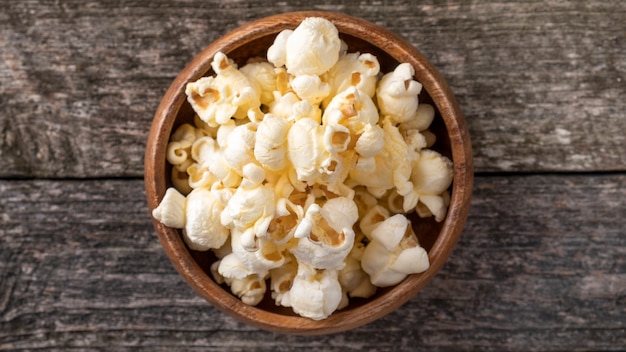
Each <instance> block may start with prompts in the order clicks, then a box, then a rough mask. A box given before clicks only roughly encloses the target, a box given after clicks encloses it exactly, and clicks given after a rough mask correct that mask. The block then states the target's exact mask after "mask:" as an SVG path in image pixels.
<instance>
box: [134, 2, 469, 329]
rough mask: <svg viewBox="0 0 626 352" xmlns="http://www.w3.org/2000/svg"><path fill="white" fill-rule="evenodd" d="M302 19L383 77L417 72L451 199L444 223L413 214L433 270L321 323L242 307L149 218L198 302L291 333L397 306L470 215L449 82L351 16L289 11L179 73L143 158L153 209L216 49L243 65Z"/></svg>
mask: <svg viewBox="0 0 626 352" xmlns="http://www.w3.org/2000/svg"><path fill="white" fill-rule="evenodd" d="M306 17H325V18H327V19H329V20H330V21H332V22H333V23H334V24H335V26H336V27H337V28H338V30H339V32H340V37H341V38H342V39H343V40H344V41H345V42H346V43H347V44H348V48H349V51H350V52H355V51H359V52H361V53H366V52H369V53H371V54H373V55H375V56H376V57H377V58H378V60H379V62H380V65H381V72H390V71H392V70H393V69H394V68H395V66H396V65H397V64H398V63H401V62H408V63H410V64H411V65H413V67H414V68H415V79H416V80H417V81H419V82H420V83H422V85H423V89H422V93H421V94H420V103H421V102H429V103H432V104H433V106H434V107H435V110H436V116H435V120H434V121H433V124H432V125H431V131H432V132H434V133H435V135H436V136H437V142H436V144H435V145H434V146H433V147H432V149H435V150H437V151H439V152H440V153H442V154H444V155H446V156H448V157H449V158H451V160H452V161H453V163H454V179H453V183H452V186H451V202H450V207H449V210H448V214H447V216H446V219H445V220H444V221H443V222H441V223H436V222H434V221H432V220H425V219H419V218H417V216H412V217H410V219H411V220H412V224H413V228H414V230H415V233H416V234H417V235H418V237H419V240H420V243H421V245H422V246H423V247H424V248H425V249H426V250H427V251H428V254H429V259H430V263H431V264H430V267H429V268H428V270H426V271H425V272H423V273H421V274H415V275H410V276H409V277H407V278H406V279H405V280H404V281H402V282H401V283H400V284H398V285H397V286H394V287H389V288H385V289H379V290H378V293H377V294H376V295H375V296H373V297H371V298H369V299H361V300H358V299H351V302H350V305H349V306H348V307H347V308H344V309H343V310H340V311H337V312H335V313H334V314H332V315H331V316H330V317H328V318H327V319H325V320H321V321H314V320H311V319H308V318H303V317H300V316H297V315H295V314H294V313H293V312H292V311H291V309H289V308H283V307H277V306H275V305H274V302H273V301H272V300H271V299H270V298H269V297H268V298H266V299H265V300H264V301H262V302H261V303H260V304H259V305H258V306H256V307H252V306H248V305H246V304H244V303H242V302H241V301H240V300H239V299H238V298H237V297H235V296H233V295H232V294H231V293H230V291H229V290H228V288H224V287H222V286H220V285H218V284H217V283H216V282H215V281H213V279H212V277H211V275H210V272H209V267H210V265H211V263H212V262H213V261H214V260H215V258H214V257H213V256H212V255H211V254H210V252H196V251H191V250H189V249H188V248H187V247H186V246H185V244H184V242H183V240H182V238H181V233H180V231H179V230H176V229H172V228H168V227H165V226H163V225H162V224H161V223H159V222H158V221H156V220H154V219H153V223H154V227H155V229H156V232H157V234H158V237H159V240H160V241H161V243H162V245H163V248H164V249H165V252H166V254H167V255H168V256H169V258H170V260H171V261H172V263H173V265H174V267H175V268H176V269H177V270H178V272H179V273H180V274H181V275H182V276H183V278H184V279H185V280H186V281H187V282H188V283H189V285H190V286H191V287H193V288H194V289H195V290H196V291H197V292H198V293H199V294H200V295H201V296H202V297H204V298H205V299H206V300H207V301H209V302H211V303H212V304H213V305H214V306H215V307H217V308H218V309H220V310H221V311H223V312H224V313H226V314H228V315H230V316H232V317H234V318H236V319H238V320H240V321H242V322H245V323H248V324H251V325H253V326H256V327H258V328H261V329H265V330H269V331H274V332H281V333H291V334H303V335H314V334H326V333H335V332H340V331H345V330H348V329H351V328H355V327H358V326H361V325H364V324H367V323H369V322H372V321H374V320H376V319H378V318H380V317H382V316H384V315H386V314H388V313H390V312H392V311H393V310H395V309H397V308H398V307H400V306H401V305H403V304H404V303H405V302H407V301H408V300H409V299H410V298H411V297H413V296H414V295H415V294H416V293H417V292H418V291H419V290H420V289H422V288H423V287H424V286H425V285H426V284H427V283H428V282H429V281H430V280H431V279H432V278H433V276H434V275H435V273H436V272H437V271H438V270H439V269H440V268H441V267H442V265H443V264H444V262H445V261H446V259H447V258H448V256H449V255H450V253H451V252H452V249H453V247H454V245H455V244H456V242H457V240H458V238H459V236H460V234H461V231H462V228H463V226H464V224H465V221H466V218H467V214H468V211H469V204H470V195H471V191H472V185H473V164H472V153H471V145H470V138H469V135H468V131H467V127H466V123H465V120H464V118H463V115H462V113H461V110H460V109H459V106H458V103H457V101H456V99H455V98H454V96H453V94H452V92H451V91H450V89H449V87H448V85H447V84H446V82H445V81H444V79H443V78H442V77H441V75H440V74H439V73H438V72H437V70H436V69H435V68H434V67H433V66H432V65H431V64H430V63H429V62H428V60H427V59H426V58H425V57H424V56H423V55H422V54H421V53H420V52H419V51H417V50H416V49H415V48H414V47H413V46H411V44H409V43H408V42H406V41H405V40H403V39H402V38H400V37H399V36H397V35H396V34H394V33H392V32H390V31H388V30H386V29H384V28H381V27H380V26H377V25H375V24H372V23H370V22H367V21H365V20H362V19H358V18H354V17H351V16H347V15H343V14H338V13H329V12H294V13H285V14H279V15H275V16H271V17H267V18H263V19H260V20H257V21H254V22H252V23H249V24H247V25H244V26H241V27H239V28H237V29H235V30H233V31H232V32H230V33H228V34H226V35H224V36H223V37H221V38H219V39H218V40H216V41H215V42H213V43H212V44H210V45H209V46H208V47H207V48H206V49H204V51H202V52H201V53H200V54H199V55H198V56H196V58H195V59H193V61H191V63H189V64H188V65H187V67H186V68H185V69H184V70H183V71H182V72H181V73H180V74H179V75H178V77H177V78H176V79H175V80H174V82H173V83H172V85H171V86H170V87H169V89H168V91H167V92H166V93H165V96H164V97H163V100H162V101H161V103H160V105H159V107H158V109H157V111H156V114H155V116H154V120H153V123H152V127H151V130H150V135H149V137H148V143H147V148H146V154H145V187H146V196H147V200H148V205H149V208H150V211H152V209H154V208H155V207H157V206H158V204H159V202H160V201H161V199H162V198H163V195H164V193H165V190H166V189H167V187H168V186H170V185H171V182H170V176H169V175H170V170H171V169H170V166H168V165H167V162H166V158H165V151H166V147H167V143H168V140H169V137H170V134H171V132H172V131H173V130H174V129H175V128H176V127H177V126H179V125H180V124H181V123H184V122H191V121H192V120H193V110H192V109H191V106H190V105H189V104H188V103H187V101H186V97H185V85H186V84H187V83H188V82H191V81H195V80H197V79H199V78H200V77H202V76H205V75H209V74H212V71H211V61H212V58H213V56H214V55H215V54H216V53H217V52H219V51H221V52H224V53H225V54H226V55H227V56H228V57H229V58H232V59H234V60H235V61H236V62H237V63H238V64H239V65H242V64H243V63H244V62H245V61H246V59H247V58H249V57H255V56H262V57H265V55H266V50H267V48H268V47H269V46H270V45H271V43H272V42H273V40H274V38H275V36H276V35H277V34H278V33H279V32H280V31H281V30H283V29H287V28H289V29H293V28H295V27H296V26H297V25H298V24H299V23H300V22H301V21H302V20H303V19H304V18H306Z"/></svg>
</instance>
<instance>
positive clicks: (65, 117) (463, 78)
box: [0, 0, 626, 178]
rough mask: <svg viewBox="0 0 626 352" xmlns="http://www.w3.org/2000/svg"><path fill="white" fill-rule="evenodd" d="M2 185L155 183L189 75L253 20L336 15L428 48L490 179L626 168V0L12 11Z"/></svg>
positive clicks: (4, 70)
mask: <svg viewBox="0 0 626 352" xmlns="http://www.w3.org/2000/svg"><path fill="white" fill-rule="evenodd" d="M0 6H1V8H2V9H3V10H2V12H1V13H0V47H2V50H1V51H0V55H1V57H2V58H1V60H0V82H1V84H0V112H1V114H0V134H1V135H2V139H0V177H3V178H24V177H26V178H29V177H52V178H64V177H77V178H81V177H89V178H93V177H140V176H141V175H142V173H143V162H142V159H143V151H144V147H145V141H146V138H147V134H148V130H149V126H150V122H151V120H152V116H153V114H154V112H155V110H156V107H157V105H158V103H159V100H160V98H161V96H162V95H163V93H164V92H165V90H166V89H167V87H168V86H169V84H170V83H171V81H172V80H173V78H174V77H175V76H176V75H177V73H178V72H179V71H180V70H181V69H182V68H183V67H184V66H185V65H186V64H187V63H188V62H189V61H190V60H191V59H192V58H193V57H194V56H195V55H196V54H197V53H199V52H200V51H201V50H202V49H203V48H204V47H205V46H206V45H208V44H209V43H211V42H212V41H213V40H215V39H217V38H218V37H219V36H221V35H223V34H225V33H226V32H228V31H230V30H232V29H234V28H235V27H237V26H238V25H241V24H244V23H247V22H249V21H252V20H254V19H258V18H261V17H265V16H269V15H272V14H275V13H279V12H286V11H295V10H310V9H317V10H329V11H339V12H345V13H349V14H351V15H354V16H358V17H362V18H364V19H366V20H369V21H372V22H374V23H376V24H380V25H382V26H384V27H386V28H388V29H390V30H392V31H394V32H396V33H398V34H399V35H401V36H403V37H405V38H406V39H407V40H408V41H409V42H411V43H412V44H414V45H415V46H416V47H417V48H418V49H419V50H420V51H422V53H424V55H426V57H428V58H429V59H430V60H431V61H432V63H433V64H434V65H435V66H436V67H437V68H438V69H439V70H440V71H441V73H442V74H443V75H444V77H445V78H446V79H447V80H448V83H449V85H450V86H451V88H452V90H453V91H454V92H455V94H456V95H457V98H458V100H459V102H460V104H461V108H462V110H463V111H464V113H465V115H466V117H467V119H468V125H469V130H470V135H471V136H472V142H473V146H474V155H475V162H476V170H477V171H478V172H492V171H495V172H502V171H522V172H535V171H539V172H543V171H592V170H622V171H623V170H626V147H625V145H626V140H625V137H624V133H623V131H625V130H626V119H624V111H625V110H626V102H625V100H624V99H622V98H623V96H624V95H625V93H626V84H624V82H625V80H626V75H625V72H626V64H625V61H624V60H623V58H624V57H626V34H625V33H626V25H624V22H623V18H624V15H625V14H626V4H624V2H623V1H619V0H610V1H603V2H588V1H584V0H577V1H569V2H560V1H547V2H546V1H531V2H522V3H520V2H508V1H502V2H482V1H477V0H472V1H464V2H444V1H441V2H440V1H426V2H420V3H419V4H416V3H415V2H410V1H400V0H397V1H371V2H361V1H347V0H345V1H340V2H337V1H319V2H316V4H315V5H311V4H310V3H309V2H308V1H301V0H297V1H287V2H281V3H278V4H277V5H275V6H267V2H266V1H258V0H251V1H183V0H178V1H164V0H160V1H129V2H126V1H125V2H119V1H109V2H103V1H94V0H90V1H63V2H48V1H32V0H31V1H20V2H13V1H8V0H3V1H0Z"/></svg>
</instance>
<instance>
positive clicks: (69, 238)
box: [0, 174, 626, 351]
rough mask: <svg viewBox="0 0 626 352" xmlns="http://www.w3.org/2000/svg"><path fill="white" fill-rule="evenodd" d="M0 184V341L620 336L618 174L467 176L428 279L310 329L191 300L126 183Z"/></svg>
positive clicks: (624, 193) (519, 344) (536, 343)
mask: <svg viewBox="0 0 626 352" xmlns="http://www.w3.org/2000/svg"><path fill="white" fill-rule="evenodd" d="M0 194H2V196H3V199H2V202H0V350H20V349H25V350H32V349H37V348H46V349H62V350H67V349H70V348H77V349H87V348H89V349H92V348H102V349H111V348H114V349H116V350H126V349H131V348H137V347H141V348H145V349H150V350H154V351H167V350H173V349H174V350H176V349H185V350H190V351H196V350H197V351H199V350H207V349H209V350H215V351H235V350H250V349H253V350H287V349H291V348H293V349H296V348H305V349H307V350H311V351H321V350H324V351H357V350H358V351H391V350H394V351H395V350H407V351H408V350H414V349H415V347H416V346H419V347H420V350H425V351H429V350H432V351H473V350H481V351H503V350H507V351H565V350H567V351H579V350H604V351H613V350H615V351H617V350H620V349H622V348H623V346H625V345H626V334H625V333H626V318H625V317H626V300H625V296H624V293H625V292H626V274H625V273H626V236H625V232H624V231H625V230H624V229H626V219H625V218H624V216H623V214H625V213H626V202H625V201H624V199H626V175H625V174H606V175H597V176H594V177H587V176H580V175H570V176H565V175H535V176H512V177H503V176H481V177H478V178H477V179H476V185H475V192H474V197H473V202H472V210H471V212H470V216H469V220H468V223H467V226H466V229H465V231H464V234H463V236H462V238H461V240H460V242H459V244H458V246H457V247H456V249H455V250H454V252H453V255H452V257H451V258H450V260H449V261H448V263H447V264H446V265H445V266H444V268H443V269H442V271H441V272H440V274H439V275H437V276H436V278H435V279H434V280H433V281H432V282H431V284H430V285H429V286H427V288H426V289H424V290H423V291H421V292H420V293H418V294H417V295H416V296H415V298H413V299H412V300H410V301H409V302H408V303H407V304H406V305H404V306H403V307H402V308H401V309H399V310H398V311H396V312H394V313H392V314H390V315H389V316H387V317H384V318H382V319H380V320H378V321H376V322H373V323H371V324H369V325H366V326H364V327H361V328H358V329H355V330H353V331H349V332H345V333H341V334H336V335H330V336H321V337H299V336H286V335H278V334H271V333H266V332H263V331H259V330H256V329H254V328H251V327H249V326H246V325H242V324H240V323H237V322H235V321H234V320H233V319H231V318H229V317H227V316H225V315H224V314H222V313H220V312H218V311H217V310H216V309H214V308H213V307H212V306H210V305H209V304H208V303H206V302H205V301H203V300H202V299H200V298H198V296H196V295H195V294H194V292H192V290H191V289H190V288H189V287H188V286H187V285H186V284H185V283H184V282H183V281H182V279H181V278H180V277H179V276H178V275H177V273H176V272H175V271H174V269H173V268H172V266H171V264H170V263H169V260H168V259H167V258H166V257H165V255H164V254H163V251H162V249H161V248H160V245H159V243H158V240H157V237H156V235H155V234H154V233H153V230H152V225H151V222H150V220H149V216H148V211H147V207H146V205H145V201H144V193H143V184H142V181H141V180H139V179H136V180H132V179H130V180H85V181H69V180H33V181H7V180H2V181H0ZM522 195H524V196H522Z"/></svg>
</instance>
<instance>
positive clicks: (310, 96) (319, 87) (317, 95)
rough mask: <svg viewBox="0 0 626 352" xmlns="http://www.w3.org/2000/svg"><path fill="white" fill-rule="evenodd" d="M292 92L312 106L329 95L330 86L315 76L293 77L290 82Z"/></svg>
mask: <svg viewBox="0 0 626 352" xmlns="http://www.w3.org/2000/svg"><path fill="white" fill-rule="evenodd" d="M290 85H291V88H292V89H293V91H294V92H295V93H296V94H297V95H298V96H299V97H300V99H302V100H306V101H308V102H309V103H310V104H311V105H312V106H316V105H319V103H321V102H322V100H324V98H326V97H327V96H328V94H330V85H328V83H326V82H322V80H321V79H320V77H319V76H317V75H300V76H295V77H294V78H293V79H292V80H291V82H290Z"/></svg>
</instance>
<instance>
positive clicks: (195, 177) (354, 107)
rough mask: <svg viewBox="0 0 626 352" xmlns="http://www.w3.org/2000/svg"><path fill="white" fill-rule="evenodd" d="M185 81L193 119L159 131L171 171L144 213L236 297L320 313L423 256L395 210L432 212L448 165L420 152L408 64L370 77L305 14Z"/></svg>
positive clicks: (366, 61) (425, 124) (415, 89)
mask: <svg viewBox="0 0 626 352" xmlns="http://www.w3.org/2000/svg"><path fill="white" fill-rule="evenodd" d="M212 68H213V71H214V73H215V74H214V75H213V76H210V77H203V78H200V79H199V80H198V81H196V82H191V83H189V84H188V85H187V86H186V95H187V98H188V101H189V103H190V104H191V106H192V107H193V109H194V111H195V113H196V116H195V118H194V122H193V124H192V123H187V124H183V125H181V126H180V127H178V128H177V129H176V130H175V131H174V133H173V134H172V136H171V138H170V141H169V144H168V148H167V160H168V162H169V163H170V164H171V165H172V166H173V168H172V182H173V185H174V187H171V188H169V189H168V190H167V191H166V193H165V196H164V198H163V200H162V201H161V203H160V204H159V206H158V207H157V208H155V209H154V211H153V216H154V217H155V218H156V219H157V220H159V221H160V222H161V223H163V224H164V225H165V226H168V227H172V228H178V229H182V234H183V238H184V240H185V243H186V244H187V246H188V247H189V248H190V249H192V250H198V251H207V250H212V251H213V252H214V253H215V255H216V257H217V258H218V261H216V262H215V263H214V264H213V266H212V267H211V272H212V275H213V277H214V278H215V280H216V281H217V282H218V283H225V284H227V285H228V286H229V287H230V290H231V292H232V293H233V294H234V295H236V296H238V297H239V298H240V299H241V300H242V301H243V302H244V303H246V304H250V305H256V304H258V303H259V302H260V301H261V300H262V299H263V297H264V296H265V295H266V292H267V290H268V286H269V290H270V295H271V298H272V299H273V300H274V301H275V303H276V304H277V305H280V306H285V307H291V308H292V309H293V311H294V312H295V313H297V314H299V315H301V316H303V317H308V318H311V319H314V320H320V319H325V318H326V317H328V316H329V315H330V314H332V313H333V312H334V311H336V310H337V309H341V308H343V307H345V306H346V305H347V304H348V300H349V299H350V298H354V297H361V298H367V297H370V296H372V295H373V294H374V293H375V292H376V290H377V287H386V286H392V285H396V284H397V283H399V282H400V281H402V280H403V279H404V278H405V277H406V276H407V275H409V274H413V273H419V272H423V271H424V270H426V269H427V268H428V266H429V261H428V253H427V252H426V251H425V250H424V249H423V248H422V247H421V246H420V244H419V241H418V238H417V236H416V235H415V233H414V232H413V229H412V227H411V224H410V222H409V220H408V219H407V216H406V214H408V213H411V212H416V213H417V214H418V216H420V217H431V216H432V217H434V218H435V220H437V221H442V220H443V219H444V218H445V215H446V212H447V207H448V204H449V193H448V189H449V187H450V185H451V182H452V175H453V168H452V162H451V161H450V160H449V159H448V158H446V157H445V156H443V155H441V154H439V153H438V152H436V151H433V150H430V149H428V148H429V147H430V146H432V144H433V143H434V140H435V136H434V134H433V133H431V132H430V131H429V130H428V128H429V126H430V124H431V122H432V120H433V118H434V109H433V107H432V106H430V105H428V104H418V94H419V93H420V91H421V89H422V86H421V84H420V83H419V82H417V81H415V80H414V79H413V75H414V70H413V67H412V66H411V65H409V64H407V63H402V64H400V65H398V66H397V67H396V68H395V69H394V70H393V72H389V73H386V74H383V73H382V72H380V65H379V62H378V60H377V58H376V57H375V56H373V55H371V54H367V53H364V54H361V53H358V52H357V53H350V52H348V48H347V46H346V44H345V43H344V42H343V41H342V40H341V39H340V38H339V35H338V31H337V28H336V27H335V26H334V25H333V23H332V22H330V21H328V20H326V19H323V18H316V17H313V18H306V19H305V20H304V21H302V22H301V24H300V25H299V26H298V27H297V28H296V29H295V30H285V31H283V32H281V33H280V34H279V35H278V36H277V37H276V39H275V41H274V42H273V44H272V46H271V47H270V48H269V49H268V51H267V58H257V59H253V60H249V61H248V62H247V63H246V64H245V65H244V66H242V67H240V68H239V67H238V66H237V65H236V64H235V63H234V62H233V61H232V60H231V59H229V58H228V57H227V56H226V55H224V54H223V53H217V54H216V55H215V57H214V59H213V62H212Z"/></svg>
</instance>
